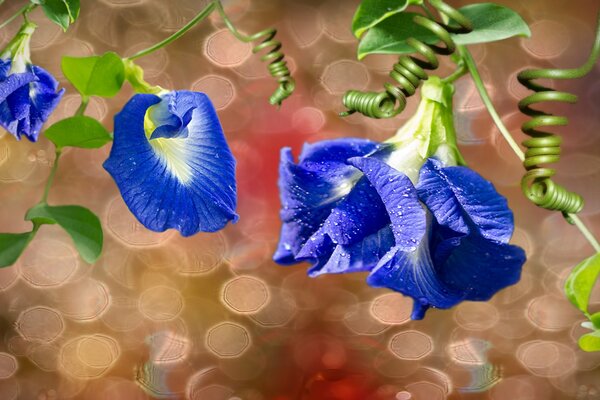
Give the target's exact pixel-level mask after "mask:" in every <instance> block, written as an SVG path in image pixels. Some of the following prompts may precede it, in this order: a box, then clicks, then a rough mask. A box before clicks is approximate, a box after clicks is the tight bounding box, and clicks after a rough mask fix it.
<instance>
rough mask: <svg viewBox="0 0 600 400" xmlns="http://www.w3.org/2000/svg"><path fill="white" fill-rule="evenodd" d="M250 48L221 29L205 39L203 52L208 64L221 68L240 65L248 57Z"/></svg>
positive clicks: (247, 44)
mask: <svg viewBox="0 0 600 400" xmlns="http://www.w3.org/2000/svg"><path fill="white" fill-rule="evenodd" d="M251 48H252V46H251V45H250V44H249V43H243V42H241V41H239V40H238V39H237V38H236V37H235V36H233V35H232V34H231V32H229V31H228V30H227V29H221V30H218V31H216V32H214V33H213V34H211V35H210V36H209V37H208V38H207V39H206V44H205V47H204V52H205V54H206V56H207V57H208V59H209V60H210V62H212V63H213V64H215V65H218V66H222V67H233V66H236V65H240V64H242V63H243V62H244V61H246V60H247V59H248V58H249V57H250V55H251V54H252V52H251Z"/></svg>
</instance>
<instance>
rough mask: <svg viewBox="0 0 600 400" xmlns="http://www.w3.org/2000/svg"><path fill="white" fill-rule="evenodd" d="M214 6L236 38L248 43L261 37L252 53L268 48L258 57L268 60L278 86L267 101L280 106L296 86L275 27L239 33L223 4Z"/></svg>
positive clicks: (217, 3) (270, 70)
mask: <svg viewBox="0 0 600 400" xmlns="http://www.w3.org/2000/svg"><path fill="white" fill-rule="evenodd" d="M216 6H217V9H218V11H219V14H220V15H221V17H222V18H223V21H224V22H225V25H227V28H228V29H229V30H230V31H231V33H232V34H233V35H234V36H235V37H236V38H237V39H238V40H240V41H242V42H245V43H249V42H254V41H256V40H259V39H263V41H262V42H260V43H259V44H258V45H256V46H255V47H254V48H253V49H252V52H253V53H255V54H256V53H258V52H260V51H262V50H265V49H270V50H269V51H268V52H267V53H265V54H264V55H263V56H262V57H261V58H260V59H261V61H263V62H269V65H268V69H269V73H270V74H271V76H272V77H273V78H275V79H276V80H277V82H279V87H277V89H275V92H273V94H272V95H271V97H270V99H269V103H271V104H272V105H277V106H281V103H282V102H283V101H284V100H285V99H287V98H288V97H289V96H290V95H291V94H292V93H293V92H294V89H295V88H296V82H295V81H294V78H292V76H291V74H290V69H289V68H288V66H287V62H286V61H285V55H284V54H283V53H282V52H281V42H279V41H277V40H275V35H277V29H273V28H271V29H265V30H264V31H260V32H258V33H255V34H253V35H249V36H246V35H244V34H242V33H240V32H239V31H238V30H237V29H236V28H235V26H233V24H232V23H231V21H230V20H229V18H228V17H227V15H226V14H225V11H224V10H223V6H222V4H221V2H220V1H217V2H216Z"/></svg>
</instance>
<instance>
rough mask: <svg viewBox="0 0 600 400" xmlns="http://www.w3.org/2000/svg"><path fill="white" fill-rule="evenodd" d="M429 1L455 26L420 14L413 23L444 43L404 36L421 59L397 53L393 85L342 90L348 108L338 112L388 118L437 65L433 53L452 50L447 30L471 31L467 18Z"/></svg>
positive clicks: (439, 0) (450, 38)
mask: <svg viewBox="0 0 600 400" xmlns="http://www.w3.org/2000/svg"><path fill="white" fill-rule="evenodd" d="M429 4H430V5H431V6H432V7H433V8H434V9H435V10H436V11H437V12H438V14H440V16H442V17H445V18H448V19H450V20H453V21H455V22H457V23H458V25H459V27H451V26H449V24H445V23H442V22H436V21H433V20H432V19H430V18H428V17H424V16H421V15H417V16H415V17H414V18H413V22H414V23H415V24H417V25H419V26H422V27H424V28H426V29H427V30H429V31H431V32H432V33H433V34H434V35H435V36H436V37H437V38H438V39H439V40H440V41H441V42H442V43H443V44H444V47H441V46H435V45H428V44H426V43H424V42H422V41H420V40H417V39H415V38H409V39H407V40H406V43H407V44H408V45H410V46H411V47H412V48H413V49H415V51H416V52H417V53H418V54H420V55H421V56H422V57H423V59H421V58H417V57H414V56H401V57H400V58H399V59H398V62H397V63H396V64H394V67H393V70H392V71H391V72H390V77H391V78H392V79H393V80H395V81H396V82H397V85H396V86H394V85H392V84H390V83H385V84H384V87H385V92H362V91H358V90H350V91H348V92H346V94H345V95H344V98H343V102H344V106H345V107H346V108H347V109H348V111H345V112H343V113H341V114H340V115H341V116H347V115H350V114H353V113H355V112H359V113H361V114H363V115H366V116H367V117H370V118H391V117H394V116H396V115H398V114H400V113H401V112H402V111H403V110H404V108H405V107H406V99H407V98H408V97H410V96H412V95H413V94H415V92H416V90H417V88H418V87H419V85H420V84H421V82H422V81H424V80H427V79H428V78H429V76H428V75H427V72H425V70H435V69H437V68H438V66H439V61H438V58H437V55H438V54H439V55H450V54H452V53H454V52H455V51H456V44H455V43H454V41H453V40H452V37H451V36H450V33H465V32H469V31H471V22H470V21H469V20H468V19H467V18H466V17H465V16H464V15H462V14H461V13H460V12H458V11H457V10H456V9H454V8H452V7H450V6H449V5H447V4H446V3H444V2H443V1H441V0H429Z"/></svg>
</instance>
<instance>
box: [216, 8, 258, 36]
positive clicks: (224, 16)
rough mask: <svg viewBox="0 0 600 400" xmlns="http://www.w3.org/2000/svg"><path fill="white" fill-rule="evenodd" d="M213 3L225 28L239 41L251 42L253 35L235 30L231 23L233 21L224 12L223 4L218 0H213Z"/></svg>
mask: <svg viewBox="0 0 600 400" xmlns="http://www.w3.org/2000/svg"><path fill="white" fill-rule="evenodd" d="M215 5H216V6H217V11H218V12H219V15H220V16H221V18H222V19H223V22H225V25H226V26H227V29H229V31H230V32H231V33H232V34H233V36H235V37H236V39H237V40H239V41H241V42H245V43H248V42H251V41H253V40H254V38H253V37H251V36H246V35H244V34H243V33H241V32H240V31H238V30H237V28H236V27H235V25H233V22H231V20H230V19H229V17H228V16H227V14H225V10H224V9H223V4H221V2H220V1H219V0H217V1H215Z"/></svg>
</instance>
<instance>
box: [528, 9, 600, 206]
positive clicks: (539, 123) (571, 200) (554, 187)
mask: <svg viewBox="0 0 600 400" xmlns="http://www.w3.org/2000/svg"><path fill="white" fill-rule="evenodd" d="M598 18H599V20H598V31H597V33H596V40H595V42H594V46H593V48H592V51H591V53H590V57H589V58H588V60H587V61H586V63H585V64H584V65H582V66H581V67H579V68H575V69H530V70H524V71H522V72H521V73H519V75H518V80H519V82H520V83H521V84H522V85H523V86H525V87H526V88H528V89H530V90H533V91H534V92H536V93H534V94H532V95H529V96H527V97H525V98H524V99H523V100H521V101H520V102H519V110H520V111H521V112H522V113H523V114H526V115H528V116H530V117H531V119H530V120H529V121H527V122H525V123H524V124H523V125H522V126H521V130H522V131H523V132H524V133H525V134H526V135H528V136H531V139H527V140H525V141H524V142H523V146H525V147H526V148H527V151H526V152H525V160H524V161H523V166H524V167H525V169H526V170H527V172H526V173H525V175H524V176H523V179H522V180H521V188H522V190H523V193H524V194H525V196H527V198H529V200H531V201H532V202H533V203H534V204H536V205H538V206H539V207H542V208H545V209H548V210H558V211H561V212H563V214H565V216H566V214H575V213H578V212H580V211H581V210H582V209H583V204H584V202H583V198H582V197H581V196H580V195H578V194H577V193H574V192H571V191H569V190H568V189H566V188H565V187H563V186H561V185H559V184H557V183H555V182H553V181H552V179H551V178H552V176H554V174H555V173H556V170H555V169H554V168H551V167H549V164H552V163H555V162H558V160H559V159H560V153H561V150H560V145H561V143H562V138H561V137H560V136H559V135H557V134H555V133H551V132H547V131H544V130H542V128H543V127H553V126H565V125H567V124H568V123H569V120H568V118H567V117H564V116H558V115H552V114H550V113H547V112H544V111H541V110H537V109H534V108H532V107H531V106H532V105H534V104H538V103H544V102H550V101H552V102H559V101H560V102H565V103H569V104H573V103H576V102H577V96H576V95H574V94H571V93H567V92H559V91H555V90H554V89H552V88H548V87H545V86H542V85H539V84H537V83H535V82H533V81H534V80H536V79H575V78H580V77H582V76H584V75H586V74H587V73H588V72H590V71H591V69H592V68H593V66H594V64H595V63H596V61H597V60H598V56H599V55H600V13H599V14H598Z"/></svg>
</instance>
